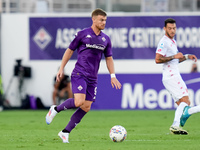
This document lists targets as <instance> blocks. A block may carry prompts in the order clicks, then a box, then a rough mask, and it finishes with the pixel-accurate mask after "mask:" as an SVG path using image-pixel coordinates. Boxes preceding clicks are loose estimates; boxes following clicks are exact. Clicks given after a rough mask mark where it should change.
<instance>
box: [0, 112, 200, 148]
mask: <svg viewBox="0 0 200 150" xmlns="http://www.w3.org/2000/svg"><path fill="white" fill-rule="evenodd" d="M47 112H48V110H6V111H3V112H0V149H1V150H17V149H23V150H56V149H65V150H122V149H123V150H124V149H125V150H133V149H136V150H168V149H170V150H179V149H180V150H184V149H185V150H188V149H192V150H196V149H199V147H200V142H199V140H200V126H199V122H200V121H199V117H200V114H194V115H192V116H191V117H190V118H189V119H188V122H187V123H186V125H185V127H184V129H186V130H187V131H188V132H189V135H171V134H170V133H169V127H170V125H171V123H172V121H173V117H174V110H162V111H161V110H147V111H135V110H132V111H94V110H92V111H90V112H89V113H88V114H87V115H86V116H85V117H84V118H83V120H82V122H81V123H80V124H79V125H78V126H77V127H76V128H75V129H74V130H73V131H72V132H71V133H70V137H69V141H70V143H62V141H61V139H60V138H59V137H58V135H57V134H58V132H59V131H60V130H62V129H63V128H64V127H65V126H66V124H67V123H68V121H69V119H70V117H71V115H72V114H73V112H74V110H67V111H63V112H61V113H59V114H58V115H57V116H56V117H55V118H54V120H53V122H52V123H51V124H50V125H47V124H46V122H45V116H46V113H47ZM114 125H122V126H124V127H125V128H126V130H127V139H126V140H125V141H123V142H121V143H115V142H112V141H111V140H110V138H109V131H110V128H111V127H112V126H114Z"/></svg>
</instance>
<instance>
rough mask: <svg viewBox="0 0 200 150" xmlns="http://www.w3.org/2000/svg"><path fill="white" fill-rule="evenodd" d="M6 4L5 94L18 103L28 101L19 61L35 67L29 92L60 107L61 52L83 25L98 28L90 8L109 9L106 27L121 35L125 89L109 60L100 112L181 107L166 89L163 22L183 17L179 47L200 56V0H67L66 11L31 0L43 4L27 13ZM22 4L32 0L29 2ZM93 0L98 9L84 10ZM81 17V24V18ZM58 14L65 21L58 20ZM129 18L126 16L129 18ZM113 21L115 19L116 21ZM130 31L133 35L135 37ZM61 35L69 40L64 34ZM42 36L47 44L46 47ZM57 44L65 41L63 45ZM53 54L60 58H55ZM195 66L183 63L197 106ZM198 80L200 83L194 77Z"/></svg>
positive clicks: (116, 40)
mask: <svg viewBox="0 0 200 150" xmlns="http://www.w3.org/2000/svg"><path fill="white" fill-rule="evenodd" d="M1 2H2V3H1V4H2V5H1V6H2V8H1V11H2V13H1V55H0V56H1V64H0V65H1V75H2V81H3V89H4V94H6V99H8V100H9V102H10V104H11V106H13V107H19V106H20V105H21V97H20V93H19V81H18V80H19V78H18V77H17V76H14V73H13V72H14V67H15V66H16V60H19V59H21V60H22V66H25V67H30V68H31V71H32V76H31V78H24V80H23V87H22V92H21V94H22V95H23V96H24V95H25V94H29V95H33V96H38V97H40V98H41V100H42V102H43V103H44V104H45V106H47V107H48V106H50V105H51V104H52V98H51V95H52V90H53V78H54V76H55V74H56V72H57V69H58V67H59V65H60V62H61V56H62V54H63V53H64V50H65V48H67V41H64V40H71V39H72V34H73V33H75V32H74V31H76V30H77V29H78V28H79V29H82V28H84V27H88V26H90V25H91V20H90V14H91V13H90V12H91V10H93V9H94V8H96V7H101V8H103V9H105V10H107V11H108V21H107V26H106V31H107V32H108V33H109V35H110V36H111V39H112V40H113V54H114V59H115V60H114V62H115V70H116V74H117V77H119V80H120V81H121V82H122V84H123V88H122V90H118V91H114V90H113V89H112V88H111V86H110V82H109V78H110V77H109V75H108V71H107V68H106V64H105V61H104V60H103V61H102V62H101V67H100V70H99V80H98V82H99V84H98V94H97V102H96V103H95V104H94V105H93V109H173V108H174V107H176V106H174V104H173V101H172V99H171V98H170V96H169V95H168V94H167V92H166V91H165V90H164V87H163V86H162V83H161V73H162V66H161V65H156V64H155V62H154V52H155V49H156V46H157V44H156V41H157V40H158V39H159V38H158V37H160V36H162V35H163V31H162V27H163V23H164V20H165V18H167V17H172V18H176V19H177V21H178V22H177V27H178V30H177V31H178V33H179V35H180V37H179V41H177V42H178V44H179V43H180V44H182V45H178V46H179V47H180V49H179V50H180V51H182V52H183V53H184V54H186V53H190V52H192V53H195V54H196V55H197V57H198V58H199V57H200V55H199V47H200V46H199V43H200V42H199V41H200V33H199V32H200V31H199V30H200V28H199V26H198V25H199V22H200V18H199V16H200V13H199V12H198V9H199V5H198V4H199V1H198V0H196V1H192V3H190V4H188V3H187V1H184V0H178V1H171V0H160V1H159V0H152V1H147V0H141V1H137V2H136V1H128V0H127V1H123V2H121V1H109V0H105V1H104V3H102V2H103V1H98V0H96V1H89V0H88V1H87V0H84V1H74V2H77V3H81V4H80V8H76V7H75V6H76V5H69V3H70V2H71V1H67V2H69V3H68V5H67V6H70V7H69V8H70V9H69V8H68V9H67V8H66V9H64V8H60V10H59V9H58V8H57V9H55V7H54V5H50V4H53V3H54V1H44V0H43V1H42V0H40V1H29V2H32V3H34V2H36V3H34V4H35V7H30V9H28V7H27V9H25V10H23V9H20V10H19V8H20V7H17V8H18V10H17V9H16V10H15V9H9V8H8V7H7V2H8V1H1ZM12 2H13V1H12ZM16 2H18V4H21V3H22V2H24V4H25V1H16ZM61 2H66V1H61ZM148 2H150V3H148ZM176 2H177V3H176ZM55 3H56V2H55ZM185 3H186V4H187V5H186V4H185ZM10 4H11V2H10ZM44 4H48V5H44ZM86 4H88V6H90V7H85V8H81V6H84V5H86ZM89 4H90V5H89ZM195 4H196V5H195ZM176 5H177V7H175V6H176ZM10 6H13V5H10ZM17 6H21V5H17ZM36 6H37V7H36ZM41 6H43V7H41ZM46 6H47V7H46ZM50 6H51V7H50ZM72 6H74V9H73V7H72ZM77 6H78V5H77ZM120 6H121V7H120ZM128 6H129V7H128ZM130 6H132V7H130ZM10 8H11V7H10ZM31 8H32V9H31ZM33 8H34V9H33ZM161 8H162V9H161ZM33 10H34V11H33ZM125 11H126V12H125ZM127 11H128V12H127ZM192 11H193V12H192ZM69 12H70V13H69ZM74 18H75V22H73V21H74V20H73V19H74ZM53 19H58V20H57V22H56V23H55V22H53V21H54V20H53ZM123 19H126V21H125V22H124V21H123ZM79 20H80V22H79ZM110 20H112V22H109V21H110ZM63 22H64V23H63ZM142 22H144V23H143V24H142ZM51 23H52V24H51ZM67 23H69V24H67ZM148 28H149V30H148ZM64 29H66V30H64ZM39 31H40V32H41V31H43V33H44V35H45V36H44V37H41V36H40V34H37V33H39ZM129 31H131V32H129ZM145 31H148V32H147V33H149V36H148V37H145V39H146V42H144V41H142V39H144V37H142V36H144V35H143V34H142V33H146V32H145ZM55 33H56V34H55ZM130 33H132V36H130V37H129V36H128V35H130ZM191 33H193V34H195V35H192V34H191ZM65 34H66V36H65ZM37 35H38V36H37ZM48 35H49V36H48ZM58 35H60V39H62V40H60V41H59V40H58V39H57V37H59V36H58ZM151 35H152V37H151ZM137 38H138V39H137ZM152 39H153V41H151V40H152ZM156 39H157V40H156ZM44 40H47V41H48V40H49V43H46V45H45V42H44ZM131 40H132V44H131V42H130V41H131ZM36 41H37V42H39V44H41V45H38V43H37V42H36ZM56 41H57V42H58V43H59V42H60V44H57V47H56ZM61 41H62V42H61ZM63 41H64V42H63ZM68 42H69V41H68ZM152 43H154V44H152ZM55 52H56V53H55ZM127 53H128V55H127ZM50 54H53V55H51V56H50ZM141 56H144V58H142V57H141ZM74 58H75V56H74ZM74 64H75V59H73V60H70V62H69V63H68V64H67V66H66V73H68V74H69V73H71V71H72V69H73V67H74ZM197 65H198V66H199V65H200V62H198V64H197ZM191 66H192V61H187V62H184V63H182V64H180V65H179V67H180V72H181V73H183V78H184V79H185V80H187V81H188V83H190V85H188V86H189V88H190V89H191V90H190V95H191V99H192V104H199V103H200V91H199V74H195V75H193V74H190V70H191ZM190 79H196V80H195V81H194V82H193V80H192V81H191V80H190ZM105 104H106V105H105Z"/></svg>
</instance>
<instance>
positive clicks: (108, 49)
mask: <svg viewBox="0 0 200 150" xmlns="http://www.w3.org/2000/svg"><path fill="white" fill-rule="evenodd" d="M107 40H108V44H107V46H106V49H105V50H104V56H105V57H110V56H112V44H111V41H110V38H109V37H107Z"/></svg>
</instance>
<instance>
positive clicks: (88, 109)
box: [81, 106, 91, 112]
mask: <svg viewBox="0 0 200 150" xmlns="http://www.w3.org/2000/svg"><path fill="white" fill-rule="evenodd" d="M90 108H91V107H90V106H84V107H81V109H82V110H83V111H85V112H89V111H90Z"/></svg>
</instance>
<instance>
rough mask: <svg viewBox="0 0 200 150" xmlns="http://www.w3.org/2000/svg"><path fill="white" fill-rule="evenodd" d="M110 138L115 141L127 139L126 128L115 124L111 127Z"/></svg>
mask: <svg viewBox="0 0 200 150" xmlns="http://www.w3.org/2000/svg"><path fill="white" fill-rule="evenodd" d="M109 136H110V139H111V140H112V141H114V142H122V141H124V140H125V139H126V136H127V132H126V129H125V128H124V127H122V126H120V125H115V126H113V127H112V128H111V129H110V133H109Z"/></svg>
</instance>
